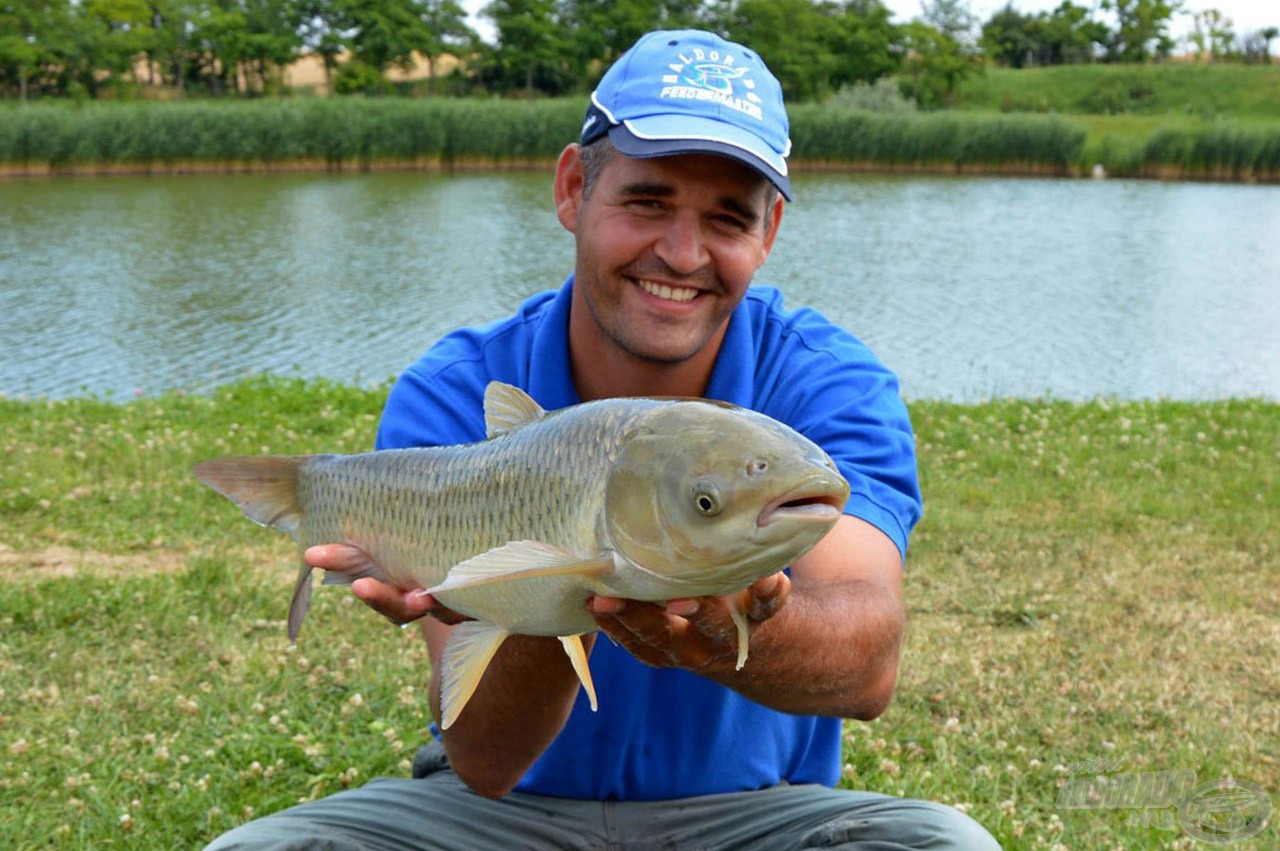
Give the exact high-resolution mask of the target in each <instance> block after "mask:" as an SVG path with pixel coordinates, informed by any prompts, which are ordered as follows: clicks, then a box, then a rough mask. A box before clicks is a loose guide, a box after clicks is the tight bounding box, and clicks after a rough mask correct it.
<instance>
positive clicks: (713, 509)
mask: <svg viewBox="0 0 1280 851" xmlns="http://www.w3.org/2000/svg"><path fill="white" fill-rule="evenodd" d="M693 507H694V508H696V509H698V513H699V514H701V515H703V516H704V517H715V516H716V515H717V514H719V513H720V510H721V508H722V505H721V502H720V489H719V488H718V487H716V486H715V485H714V484H713V483H711V482H698V483H697V484H696V485H694V486H693Z"/></svg>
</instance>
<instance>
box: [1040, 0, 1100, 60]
mask: <svg viewBox="0 0 1280 851" xmlns="http://www.w3.org/2000/svg"><path fill="white" fill-rule="evenodd" d="M1089 14H1090V13H1089V9H1087V8H1086V7H1084V6H1077V5H1075V4H1074V3H1072V2H1070V0H1063V2H1062V3H1061V4H1060V5H1059V6H1058V7H1057V8H1056V9H1054V10H1053V11H1052V12H1049V13H1048V14H1043V13H1042V14H1041V16H1040V22H1041V25H1040V38H1041V51H1042V52H1041V54H1040V64H1041V65H1064V64H1071V63H1075V62H1092V61H1094V59H1095V58H1097V55H1098V51H1100V50H1103V49H1105V48H1106V45H1107V43H1108V41H1109V40H1110V37H1111V31H1110V30H1109V29H1107V25H1106V24H1104V23H1102V22H1101V21H1095V20H1093V19H1092V18H1091V17H1089Z"/></svg>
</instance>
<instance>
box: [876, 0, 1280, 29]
mask: <svg viewBox="0 0 1280 851" xmlns="http://www.w3.org/2000/svg"><path fill="white" fill-rule="evenodd" d="M883 2H884V4H885V5H886V6H888V7H889V9H890V10H891V11H892V12H893V13H894V18H895V20H898V21H909V20H911V19H912V18H914V17H916V16H917V15H919V14H920V0H883ZM1072 2H1074V3H1075V5H1077V6H1097V5H1101V3H1100V2H1098V0H1072ZM1061 4H1062V0H1013V8H1015V9H1017V10H1018V11H1019V12H1023V13H1031V14H1034V13H1037V12H1048V11H1051V10H1053V9H1056V8H1057V7H1058V6H1060V5H1061ZM1004 5H1005V4H1004V0H970V3H969V8H970V9H972V10H973V13H974V14H975V15H977V16H978V20H979V21H980V22H981V21H985V20H987V19H988V18H990V17H991V14H992V13H993V12H995V11H996V10H997V9H1000V8H1003V7H1004ZM1183 8H1184V9H1186V10H1187V11H1188V12H1200V11H1204V10H1205V9H1217V10H1218V11H1219V12H1221V13H1222V14H1223V15H1225V16H1226V17H1228V18H1230V19H1231V22H1232V24H1234V27H1233V29H1234V30H1235V32H1236V34H1237V35H1240V34H1242V33H1247V32H1251V31H1253V30H1259V29H1262V28H1263V27H1268V26H1280V3H1277V2H1276V0H1187V2H1185V3H1183ZM1173 22H1174V23H1173V33H1174V35H1175V36H1181V35H1183V34H1185V33H1187V32H1189V31H1190V30H1191V15H1189V14H1178V15H1174V16H1173Z"/></svg>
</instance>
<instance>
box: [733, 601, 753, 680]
mask: <svg viewBox="0 0 1280 851" xmlns="http://www.w3.org/2000/svg"><path fill="white" fill-rule="evenodd" d="M729 616H730V617H732V618H733V623H734V625H735V626H737V627H738V664H737V665H735V666H734V670H735V671H741V670H742V666H743V665H745V664H747V649H748V648H747V643H748V641H749V639H748V637H747V616H746V615H745V614H743V612H742V610H741V609H739V608H738V606H737V604H736V603H735V602H733V598H730V603H729Z"/></svg>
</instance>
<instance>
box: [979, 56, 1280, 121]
mask: <svg viewBox="0 0 1280 851" xmlns="http://www.w3.org/2000/svg"><path fill="white" fill-rule="evenodd" d="M956 103H957V106H958V107H959V108H960V109H962V110H975V111H979V112H1059V113H1075V114H1088V115H1156V116H1162V117H1170V116H1179V117H1191V118H1198V119H1202V120H1214V119H1221V118H1233V119H1253V120H1263V121H1280V63H1278V64H1274V65H1227V64H1212V65H1210V64H1204V65H1201V64H1193V63H1166V64H1162V65H1154V64H1151V65H1132V64H1130V65H1102V64H1099V65H1057V66H1054V67H1050V68H1025V69H1019V70H1015V69H1011V68H988V69H987V70H986V71H985V72H983V73H982V74H976V75H973V76H971V77H969V78H968V79H966V80H965V81H964V83H963V84H962V85H961V88H960V91H959V93H958V95H957V101H956Z"/></svg>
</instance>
